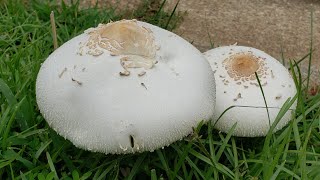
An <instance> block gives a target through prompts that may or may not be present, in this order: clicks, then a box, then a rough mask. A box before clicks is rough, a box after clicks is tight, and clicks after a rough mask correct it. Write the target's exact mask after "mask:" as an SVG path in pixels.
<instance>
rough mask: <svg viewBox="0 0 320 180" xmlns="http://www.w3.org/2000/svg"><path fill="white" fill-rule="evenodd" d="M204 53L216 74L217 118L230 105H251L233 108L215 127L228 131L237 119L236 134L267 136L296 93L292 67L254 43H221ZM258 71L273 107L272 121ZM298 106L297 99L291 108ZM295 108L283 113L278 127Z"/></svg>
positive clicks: (279, 127) (268, 100) (270, 106)
mask: <svg viewBox="0 0 320 180" xmlns="http://www.w3.org/2000/svg"><path fill="white" fill-rule="evenodd" d="M204 55H205V57H206V58H207V60H208V61H209V63H210V65H211V67H212V70H213V71H214V73H215V77H216V88H217V92H216V97H217V99H216V111H215V120H217V119H218V117H219V116H220V115H221V114H222V113H223V112H224V111H225V110H226V109H227V108H229V107H230V106H250V107H234V108H231V109H229V110H228V111H226V113H225V114H224V115H223V116H222V117H221V119H220V120H219V121H218V122H217V123H216V126H215V128H217V129H218V130H221V131H223V132H228V131H229V130H230V128H231V127H232V126H233V125H234V124H235V123H237V126H236V128H235V130H234V135H235V136H244V137H254V136H265V135H266V134H267V133H268V130H269V129H270V126H271V125H272V123H273V122H274V120H275V118H276V116H277V114H278V112H279V110H280V108H281V107H282V106H283V104H284V102H285V101H286V100H287V99H288V98H293V97H294V96H295V94H296V87H295V84H294V82H293V80H292V78H291V75H290V74H289V72H288V70H287V69H286V68H285V67H284V66H283V65H282V64H280V63H279V62H278V61H277V60H276V59H274V58H273V57H271V56H269V55H268V54H266V53H265V52H263V51H260V50H258V49H255V48H251V47H244V46H234V45H232V46H224V47H218V48H215V49H212V50H209V51H207V52H205V53H204ZM255 72H257V74H258V77H259V80H260V82H261V85H262V89H263V91H264V94H265V98H266V102H267V106H268V107H269V108H268V111H269V115H270V124H269V119H268V113H267V110H266V105H265V102H264V99H263V95H262V92H261V89H260V86H259V84H258V81H257V79H256V75H255ZM295 107H296V102H295V103H294V104H293V105H292V107H291V109H294V108H295ZM291 112H292V110H289V111H288V112H287V113H286V114H285V115H284V116H283V118H282V119H281V120H280V122H279V123H278V125H277V126H276V129H275V130H279V129H281V128H282V127H284V126H285V125H286V124H287V123H288V121H289V120H290V119H291ZM214 123H215V122H214Z"/></svg>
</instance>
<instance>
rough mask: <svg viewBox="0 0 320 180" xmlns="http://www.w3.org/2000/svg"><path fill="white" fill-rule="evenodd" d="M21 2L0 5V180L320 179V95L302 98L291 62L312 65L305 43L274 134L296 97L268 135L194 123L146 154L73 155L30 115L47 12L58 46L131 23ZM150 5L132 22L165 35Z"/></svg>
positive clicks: (168, 19)
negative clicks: (108, 25)
mask: <svg viewBox="0 0 320 180" xmlns="http://www.w3.org/2000/svg"><path fill="white" fill-rule="evenodd" d="M24 2H25V3H22V1H18V0H13V1H6V2H2V3H0V13H1V15H0V24H1V26H0V145H1V150H0V179H104V178H105V177H107V178H108V179H109V178H110V179H134V178H135V179H146V178H147V179H150V178H151V179H161V178H163V179H210V178H212V177H213V178H214V179H247V178H249V179H275V178H277V179H319V176H320V175H319V174H320V170H319V169H320V165H319V161H318V159H319V158H320V154H319V152H320V146H319V144H320V133H319V116H320V108H319V107H320V95H319V94H317V95H314V96H309V95H308V93H307V92H308V91H307V90H306V86H305V85H304V83H303V82H305V81H307V82H309V81H308V79H307V80H306V79H303V78H302V77H301V73H300V70H299V68H298V66H297V64H296V62H297V63H298V62H301V61H303V60H309V61H311V59H312V56H311V54H312V51H313V48H312V43H311V47H310V52H308V53H306V54H307V55H306V56H305V57H304V58H301V59H297V61H296V62H295V61H292V63H291V68H290V70H291V72H292V74H293V78H294V80H295V83H296V86H297V89H298V94H297V97H296V99H297V100H298V106H297V111H296V113H295V115H294V116H293V117H292V121H291V122H290V123H289V124H288V126H286V127H285V128H284V129H282V130H281V131H279V132H277V133H276V134H272V133H271V132H272V128H274V127H275V125H276V123H277V122H278V121H279V119H280V118H281V116H282V115H284V114H285V112H286V111H287V110H288V108H289V107H290V106H291V104H292V103H293V101H294V100H295V99H292V100H288V101H287V102H286V103H285V105H284V106H283V107H282V108H281V111H280V113H279V114H278V117H277V120H276V121H275V123H274V124H272V125H271V130H270V132H269V133H268V135H267V137H263V138H237V137H232V136H231V134H232V131H233V130H234V128H235V127H236V125H234V126H233V128H232V129H231V130H230V132H229V133H228V134H224V133H219V132H217V131H216V130H214V129H213V127H212V126H211V125H208V124H200V125H199V126H198V127H195V129H194V133H193V134H191V135H190V136H189V137H187V138H185V139H184V140H182V141H179V142H176V143H174V144H172V145H171V146H169V147H167V148H164V149H159V150H156V151H155V152H152V153H150V152H145V153H140V154H133V155H117V156H116V155H105V154H100V153H93V152H88V151H84V150H81V149H77V148H76V147H74V146H73V145H72V144H71V143H70V142H69V141H67V140H65V139H64V138H62V137H60V136H59V135H57V134H56V133H55V132H54V131H53V130H52V129H50V128H49V127H48V125H47V123H46V122H45V120H44V118H43V117H42V116H41V115H40V113H39V110H38V109H37V105H36V100H35V89H34V87H35V80H36V77H37V73H38V70H39V68H40V65H41V63H42V62H43V61H44V60H45V59H46V58H47V56H48V55H49V54H50V53H51V52H52V51H53V42H52V37H51V26H50V13H51V11H52V10H53V11H54V13H55V21H56V27H57V40H58V43H59V44H62V43H64V42H66V41H67V40H69V39H71V38H72V37H74V36H76V35H78V34H80V33H82V32H83V30H85V29H87V28H89V27H93V26H97V25H98V23H100V22H109V21H110V20H114V21H115V20H118V19H120V18H127V19H130V18H131V17H121V16H120V15H119V14H115V11H114V9H104V10H103V11H100V10H98V9H95V8H89V9H79V3H74V4H69V5H67V4H64V3H63V1H61V3H60V4H54V3H43V2H42V1H37V0H35V1H24ZM150 2H153V3H156V2H157V1H150ZM157 3H158V5H159V6H158V9H156V11H154V10H152V11H150V10H148V7H149V6H146V5H143V6H140V7H139V11H140V13H135V14H138V15H139V17H136V16H134V18H138V19H139V18H141V19H144V20H147V21H148V22H151V23H153V24H156V25H160V26H162V27H169V29H171V28H172V27H174V26H175V25H176V22H177V19H175V18H176V17H177V16H175V15H174V13H172V12H168V13H166V12H164V11H163V10H162V7H163V6H162V3H165V1H159V2H157ZM151 7H152V8H154V7H155V6H154V5H153V6H151ZM173 11H175V9H174V10H173ZM143 12H148V13H145V14H144V13H143ZM152 12H153V14H152ZM144 15H148V16H147V17H145V16H144ZM230 108H232V107H230ZM225 113H227V110H226V112H225ZM88 162H90V163H88Z"/></svg>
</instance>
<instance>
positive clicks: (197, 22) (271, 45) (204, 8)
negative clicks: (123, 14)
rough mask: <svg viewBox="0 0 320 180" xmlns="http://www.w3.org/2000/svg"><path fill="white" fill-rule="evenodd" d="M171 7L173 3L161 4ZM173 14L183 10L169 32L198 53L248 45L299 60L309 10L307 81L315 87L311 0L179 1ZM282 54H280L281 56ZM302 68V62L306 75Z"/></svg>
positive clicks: (316, 4)
mask: <svg viewBox="0 0 320 180" xmlns="http://www.w3.org/2000/svg"><path fill="white" fill-rule="evenodd" d="M167 1H168V6H167V7H169V8H172V7H173V6H174V5H175V3H176V2H177V0H167ZM178 10H179V11H186V12H187V15H186V16H185V17H184V21H183V22H182V24H181V25H180V26H179V27H178V28H177V29H176V30H175V32H176V33H177V34H179V35H181V36H182V37H184V38H185V39H187V40H189V41H190V42H193V44H194V45H195V46H196V47H197V48H199V49H200V50H201V51H206V50H208V49H210V48H211V44H210V38H209V36H210V37H211V38H212V41H213V43H214V45H215V46H218V45H230V44H234V43H235V42H237V43H238V45H245V46H252V47H256V48H258V49H261V50H263V51H265V52H267V53H268V54H270V55H272V56H274V57H275V58H277V59H278V60H281V59H282V52H283V56H284V57H285V63H286V65H288V64H289V63H288V61H289V60H290V59H295V60H299V59H300V58H301V57H303V56H305V55H306V54H307V53H308V52H309V49H310V39H311V36H310V31H311V18H310V14H311V10H313V12H314V13H313V45H314V48H315V51H314V53H313V63H312V67H311V69H312V71H313V73H312V77H313V79H314V80H317V81H318V83H319V76H320V72H319V66H320V41H319V40H320V21H319V20H320V1H312V0H304V1H303V0H269V1H265V0H242V1H237V0H228V1H222V0H198V1H193V0H181V1H180V3H179V6H178ZM281 51H282V52H281ZM307 67H308V63H307V61H305V62H303V63H302V66H301V68H302V71H303V72H304V75H306V74H307V69H308V68H307Z"/></svg>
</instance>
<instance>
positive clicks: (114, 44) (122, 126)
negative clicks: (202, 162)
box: [36, 20, 215, 154]
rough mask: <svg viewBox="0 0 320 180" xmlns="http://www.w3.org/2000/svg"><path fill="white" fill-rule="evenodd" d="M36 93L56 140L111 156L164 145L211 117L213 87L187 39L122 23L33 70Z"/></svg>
mask: <svg viewBox="0 0 320 180" xmlns="http://www.w3.org/2000/svg"><path fill="white" fill-rule="evenodd" d="M119 72H121V73H120V74H119ZM122 75H125V76H122ZM36 95H37V103H38V106H39V109H40V111H41V113H42V114H43V116H44V118H45V119H46V121H47V122H48V123H49V125H50V126H51V127H52V128H53V129H54V130H55V131H57V132H58V133H59V134H60V135H61V136H63V137H65V138H67V139H69V140H70V141H71V142H73V143H74V144H75V145H76V146H77V147H80V148H84V149H87V150H91V151H98V152H103V153H118V154H119V153H132V152H142V151H153V150H154V149H157V148H160V147H163V146H167V145H169V144H170V143H172V142H174V141H176V140H179V139H181V138H183V137H184V136H186V135H188V134H189V133H191V132H192V128H193V127H195V126H197V124H198V123H199V122H200V121H201V120H209V119H211V118H212V116H213V112H214V105H215V82H214V75H213V72H212V71H211V68H210V65H209V63H208V62H207V61H206V60H205V58H204V57H203V56H202V54H201V53H200V52H199V51H198V50H197V49H196V48H194V47H193V46H192V45H191V44H189V43H188V42H187V41H185V40H183V39H182V38H180V37H179V36H177V35H175V34H173V33H171V32H169V31H166V30H163V29H161V28H159V27H156V26H153V25H151V24H148V23H143V22H139V21H135V20H122V21H118V22H114V23H109V24H101V25H99V26H98V27H97V28H91V29H89V30H87V31H85V33H84V34H81V35H79V36H77V37H75V38H73V39H71V40H70V41H68V42H66V43H65V44H64V45H62V46H61V47H60V48H58V49H57V50H56V51H54V52H53V53H52V54H51V55H50V56H49V57H48V59H47V60H46V61H45V62H44V63H43V65H42V66H41V69H40V71H39V74H38V78H37V82H36Z"/></svg>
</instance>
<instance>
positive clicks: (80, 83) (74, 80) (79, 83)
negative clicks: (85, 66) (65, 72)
mask: <svg viewBox="0 0 320 180" xmlns="http://www.w3.org/2000/svg"><path fill="white" fill-rule="evenodd" d="M71 80H72V81H73V82H76V83H77V84H78V85H79V86H81V85H82V82H80V81H78V80H76V79H74V78H71Z"/></svg>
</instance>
